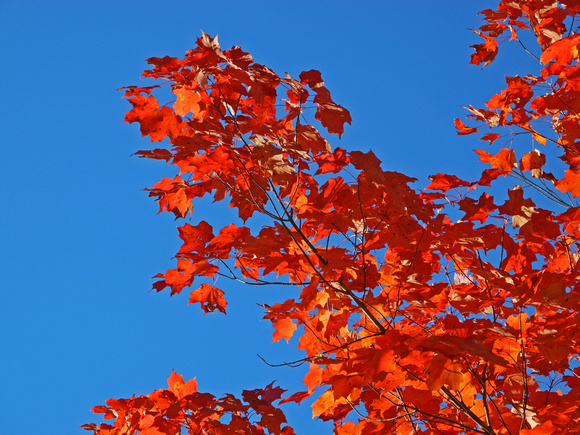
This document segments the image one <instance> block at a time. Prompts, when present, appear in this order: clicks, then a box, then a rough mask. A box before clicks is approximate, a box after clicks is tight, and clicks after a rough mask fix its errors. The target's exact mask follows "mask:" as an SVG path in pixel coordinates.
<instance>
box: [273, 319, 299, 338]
mask: <svg viewBox="0 0 580 435" xmlns="http://www.w3.org/2000/svg"><path fill="white" fill-rule="evenodd" d="M272 324H273V325H274V328H275V329H276V332H274V335H273V336H272V340H273V341H280V340H282V339H283V338H285V339H286V342H289V341H290V338H292V335H294V332H295V331H296V329H298V327H297V326H296V324H295V323H294V322H293V321H292V319H289V318H284V319H279V320H276V321H275V322H273V323H272Z"/></svg>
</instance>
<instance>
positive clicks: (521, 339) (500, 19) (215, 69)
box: [85, 0, 580, 434]
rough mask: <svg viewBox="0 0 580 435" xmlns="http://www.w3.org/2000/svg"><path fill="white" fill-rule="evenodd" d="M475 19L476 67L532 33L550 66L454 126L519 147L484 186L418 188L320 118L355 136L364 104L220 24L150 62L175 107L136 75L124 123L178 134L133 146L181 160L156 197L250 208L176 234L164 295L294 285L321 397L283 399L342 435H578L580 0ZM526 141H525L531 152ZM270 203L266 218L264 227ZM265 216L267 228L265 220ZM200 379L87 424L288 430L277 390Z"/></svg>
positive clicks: (222, 304) (507, 6)
mask: <svg viewBox="0 0 580 435" xmlns="http://www.w3.org/2000/svg"><path fill="white" fill-rule="evenodd" d="M481 13H482V14H483V16H484V18H485V24H484V25H483V26H482V27H481V28H480V29H478V30H477V31H476V33H477V34H478V35H480V36H481V37H482V38H483V39H484V41H485V42H484V43H483V44H478V45H475V46H474V49H475V54H474V55H473V56H472V59H471V62H472V63H475V64H484V66H485V65H487V64H489V63H491V62H492V61H493V60H494V58H495V56H496V54H497V51H498V47H499V44H501V43H503V42H505V41H507V40H510V39H511V40H515V41H519V42H520V44H522V42H521V40H520V38H519V37H518V34H519V33H522V32H529V31H531V32H533V34H534V35H535V38H537V41H538V45H539V50H540V51H541V53H540V54H539V56H538V57H537V60H538V61H539V62H541V64H543V67H542V68H541V71H540V73H539V75H537V76H533V75H526V76H524V77H518V76H516V77H507V78H506V82H507V88H506V89H505V90H502V91H501V92H500V93H498V94H497V95H494V96H493V97H492V98H491V99H490V101H489V102H488V103H487V104H486V108H482V109H474V108H473V107H470V108H469V109H468V110H469V112H470V115H469V116H470V117H471V118H472V120H476V121H477V122H479V123H480V124H481V125H479V126H476V127H468V126H466V125H465V124H464V123H463V122H462V121H461V120H459V119H458V120H456V122H455V125H456V127H457V129H458V133H459V134H474V133H478V129H480V128H482V126H485V125H487V126H488V127H490V128H492V129H494V132H490V133H487V134H485V135H483V136H482V137H481V139H482V140H484V141H488V142H489V143H490V145H491V144H495V145H494V146H497V144H498V143H502V142H503V145H501V146H500V147H499V151H498V152H497V153H496V154H492V153H489V152H487V151H483V150H479V151H477V154H478V155H479V158H480V160H481V161H482V162H484V163H488V164H491V169H486V170H485V171H484V172H483V173H482V175H481V177H479V179H476V180H470V181H466V180H461V179H459V178H458V177H455V176H452V175H446V174H437V175H434V176H432V177H431V183H430V184H429V185H428V186H426V187H425V188H424V189H423V190H415V189H413V188H411V187H410V186H409V184H410V183H412V182H414V181H416V180H414V179H413V178H409V177H407V176H405V175H402V174H399V173H396V172H385V171H383V170H382V169H381V167H380V161H379V160H378V159H377V157H376V156H375V155H374V154H373V153H372V151H369V152H367V153H364V152H360V151H351V152H347V151H346V150H344V149H341V148H336V149H334V150H332V149H331V147H330V145H329V143H328V141H327V140H325V139H324V137H323V136H322V135H321V133H320V132H319V130H318V129H317V128H316V127H315V126H314V125H312V124H311V123H310V122H309V121H308V118H307V116H308V115H309V114H311V113H312V111H314V119H315V120H317V121H319V123H320V125H322V127H324V128H325V129H326V130H327V131H328V133H334V134H336V135H338V136H340V135H341V133H342V132H343V127H344V124H345V123H349V122H350V115H349V113H348V111H347V110H346V109H344V108H343V107H342V106H340V105H338V104H336V103H335V102H334V101H333V100H332V98H331V96H330V93H329V91H328V89H327V88H326V87H325V86H324V82H323V81H322V78H321V75H320V73H319V72H318V71H313V70H312V71H307V72H303V73H301V74H300V76H299V79H294V78H292V77H290V76H288V75H286V76H285V77H280V76H278V75H277V74H276V73H274V72H273V71H272V70H270V69H268V68H267V67H265V66H263V65H260V64H257V63H254V62H253V59H252V57H251V56H250V55H249V54H248V53H245V52H243V51H242V50H241V49H240V48H239V47H234V48H232V49H231V50H228V51H222V50H221V48H220V46H219V44H218V41H217V38H213V39H212V38H210V37H209V36H208V35H205V34H203V36H202V37H201V38H199V39H198V41H197V47H196V48H195V49H193V50H191V51H189V52H188V53H187V55H186V56H185V58H184V59H177V58H171V57H165V58H152V59H149V63H150V64H151V65H152V69H150V70H148V71H146V72H145V73H144V74H143V75H144V76H145V77H150V78H153V79H162V80H163V81H164V84H165V86H167V85H169V86H171V92H172V93H173V94H174V95H175V97H176V100H175V101H174V102H172V103H168V104H166V105H163V106H161V107H160V105H159V103H158V101H157V99H156V98H155V97H154V96H153V95H152V94H153V91H154V90H155V89H156V88H158V87H159V86H161V85H155V86H151V87H129V88H126V92H125V97H127V98H128V99H129V102H130V103H131V104H132V106H133V108H132V110H130V111H129V112H128V113H127V115H126V121H127V122H130V123H132V122H137V123H139V125H140V128H141V132H142V134H143V135H144V136H145V135H148V136H149V137H150V139H151V140H152V141H158V142H161V141H163V140H164V139H166V138H168V139H169V144H170V149H167V148H157V149H154V150H152V151H139V152H138V153H137V154H138V155H140V156H141V157H146V158H152V159H160V160H165V161H166V162H169V163H170V164H173V165H176V166H177V167H178V168H179V171H180V173H179V175H177V176H175V178H173V179H163V180H162V181H160V182H159V183H157V184H155V185H154V186H153V187H152V188H151V189H149V194H150V196H152V197H155V198H156V200H157V202H158V204H159V207H160V211H168V212H171V213H173V214H174V215H175V216H176V218H185V217H187V216H188V215H191V213H192V212H193V207H194V202H195V200H196V199H197V198H201V197H203V196H205V195H209V196H213V199H214V201H218V202H219V201H227V202H229V206H230V207H232V208H235V209H236V210H237V212H238V215H239V217H240V218H241V221H243V222H244V223H243V224H240V225H237V224H230V225H228V226H226V227H224V228H221V229H220V230H219V231H215V230H214V229H213V228H212V226H211V225H210V224H208V223H207V222H205V221H203V220H202V221H200V222H199V223H198V224H196V225H191V224H189V223H185V224H184V225H183V226H181V227H179V237H180V238H181V239H182V240H183V246H182V247H181V249H180V250H179V252H178V253H177V266H176V268H175V269H171V270H168V271H167V272H166V273H165V274H159V275H157V277H158V278H159V280H158V281H157V282H156V283H155V284H154V288H155V289H156V290H157V291H162V290H164V289H165V288H169V289H170V291H171V294H176V293H180V292H181V291H182V290H183V289H184V288H186V287H189V286H192V285H194V283H195V284H196V285H194V290H193V291H191V292H190V303H199V304H200V306H201V308H202V309H203V311H204V312H206V313H207V312H213V311H215V310H218V311H221V312H224V313H225V312H226V299H225V293H224V291H223V289H220V288H217V287H216V286H215V278H216V277H218V276H221V277H225V278H230V279H232V280H238V281H243V282H246V283H248V284H268V283H269V284H271V285H275V284H284V285H293V286H295V288H296V296H295V298H293V299H289V300H286V301H283V302H280V303H277V304H274V305H272V306H267V305H264V306H263V307H264V309H265V310H266V314H265V318H266V319H268V320H270V321H271V322H272V325H273V327H274V329H275V332H274V335H273V339H274V340H275V341H277V340H281V339H286V340H289V339H290V338H291V337H292V336H293V335H295V334H299V335H300V337H299V340H298V349H300V350H301V351H303V352H304V354H305V355H306V356H305V357H304V358H303V359H301V360H300V361H296V364H301V363H307V364H309V367H310V368H309V371H308V373H307V375H306V377H305V378H304V384H305V388H306V390H305V391H300V392H295V393H294V394H291V395H289V396H288V397H285V398H284V399H283V400H281V401H280V402H279V403H278V405H280V404H282V403H285V402H291V401H292V402H297V403H300V402H301V401H302V400H304V399H305V398H308V397H310V396H312V395H314V396H315V397H316V400H315V402H314V404H313V405H312V410H313V416H314V417H318V418H320V419H322V420H326V421H332V422H333V423H334V431H335V433H337V434H371V433H372V434H374V433H411V434H418V433H445V434H460V433H470V434H471V433H480V434H516V433H522V434H553V433H575V432H576V431H578V429H579V428H580V408H579V407H578V405H577V403H578V400H579V395H580V366H579V364H578V356H579V351H580V331H579V330H580V288H579V287H578V284H577V282H578V273H579V267H580V266H579V263H578V260H579V259H580V254H579V253H578V246H577V243H578V241H579V239H580V231H579V224H580V208H579V207H577V206H576V204H575V202H574V199H573V198H576V197H578V196H580V175H579V170H578V169H579V165H580V158H579V156H580V142H579V141H580V127H579V123H578V121H579V115H578V113H577V112H578V110H580V107H577V106H578V104H579V102H580V95H578V94H579V93H580V67H579V66H578V57H579V55H580V54H579V45H580V36H579V35H578V33H576V31H575V29H573V28H572V26H573V23H574V18H575V17H576V16H577V15H578V14H579V13H580V2H578V1H572V0H569V1H561V2H554V1H547V0H533V1H523V0H510V1H502V2H501V3H500V4H499V6H498V8H497V9H496V10H485V11H482V12H481ZM508 31H509V32H508ZM504 34H506V35H508V36H504ZM522 46H523V44H522ZM524 49H525V50H526V51H528V53H529V54H531V55H533V54H532V52H531V51H529V50H528V49H527V48H525V47H524ZM540 91H542V92H543V93H542V94H541V95H539V92H540ZM472 122H473V121H472ZM498 132H499V133H498ZM500 133H501V134H500ZM526 138H527V140H526ZM516 142H517V143H516ZM521 142H524V146H526V147H527V152H524V153H522V154H521V155H520V156H519V160H518V156H516V144H519V143H521ZM538 145H541V146H542V147H548V146H552V148H554V150H555V151H556V152H557V150H560V151H561V152H562V155H561V156H560V159H561V161H562V162H564V164H565V165H566V169H565V171H564V175H563V176H561V177H557V176H555V175H553V174H551V173H549V172H546V171H545V170H544V168H545V165H546V162H547V157H546V155H545V154H544V153H542V152H540V150H539V149H537V148H536V147H537V146H538ZM530 148H531V149H530ZM501 175H503V176H504V177H505V176H507V175H510V176H513V177H515V178H516V179H517V180H519V181H520V182H521V183H522V184H523V185H524V186H528V187H531V188H532V189H533V190H532V192H538V193H541V194H543V195H544V196H546V197H547V198H549V199H550V200H552V201H551V202H549V204H552V205H555V208H558V210H549V209H543V208H540V207H539V206H537V205H536V203H535V202H534V200H532V198H530V197H527V196H526V195H525V194H524V189H523V188H522V186H521V185H516V186H515V187H513V188H512V189H510V190H509V191H508V195H507V198H506V199H505V200H503V203H500V202H497V201H496V200H495V199H494V197H493V196H491V195H490V194H489V193H487V192H485V190H486V187H487V186H490V185H491V183H493V182H494V181H495V180H496V179H498V177H500V176H501ZM458 213H459V214H461V217H460V219H458V220H457V219H455V218H454V219H452V218H451V216H455V215H457V214H458ZM256 217H259V220H257V222H259V223H260V225H259V226H260V228H256V227H257V226H258V225H254V226H252V223H253V222H254V221H255V218H256ZM264 218H267V220H268V221H269V222H270V224H268V225H261V224H262V223H263V222H264ZM200 281H205V282H202V283H199V282H200ZM222 281H223V280H222ZM299 327H301V328H299ZM190 382H192V381H189V382H188V383H183V381H182V380H181V379H180V378H179V379H178V378H177V377H176V375H175V374H173V375H172V377H171V378H170V380H169V383H170V388H169V390H159V391H156V392H154V393H152V394H150V395H148V396H141V397H137V398H133V399H128V400H110V401H108V402H107V406H99V407H96V408H94V411H95V412H97V413H102V414H104V418H105V419H111V420H112V419H114V425H108V424H105V423H103V424H101V425H100V426H98V425H95V424H91V425H85V428H86V429H87V430H93V431H94V432H95V433H101V434H121V433H123V434H135V433H142V434H157V433H160V434H179V433H181V430H185V431H186V432H187V433H190V434H196V433H212V434H214V433H215V434H221V433H292V429H291V428H290V427H287V426H285V427H284V428H282V423H284V422H285V419H284V418H283V414H281V412H280V413H279V412H278V411H279V410H277V409H276V408H274V406H273V405H272V403H273V401H274V400H276V399H279V398H280V397H281V394H282V390H281V389H274V388H273V387H272V385H270V386H268V387H266V389H264V390H256V391H253V392H245V393H244V396H243V397H244V400H245V401H246V403H248V405H245V404H243V403H242V401H239V400H237V399H234V398H233V397H232V396H226V397H225V398H223V399H216V398H214V397H213V396H211V395H206V394H201V393H198V392H197V391H196V388H195V384H190ZM176 385H178V386H176ZM176 391H177V392H176ZM250 409H252V410H253V411H254V412H253V413H252V412H249V410H250ZM225 414H228V415H229V416H230V417H231V418H230V420H228V419H222V417H224V415H225ZM258 416H259V417H260V418H261V420H260V421H259V422H257V423H252V421H254V420H255V419H257V418H258ZM253 419H254V420H253ZM249 428H252V429H249ZM252 430H253V432H252Z"/></svg>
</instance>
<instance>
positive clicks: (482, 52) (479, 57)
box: [469, 30, 498, 68]
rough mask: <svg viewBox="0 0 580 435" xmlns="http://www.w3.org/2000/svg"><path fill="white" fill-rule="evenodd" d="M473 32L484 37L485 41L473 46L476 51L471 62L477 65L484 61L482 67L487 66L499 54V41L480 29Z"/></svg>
mask: <svg viewBox="0 0 580 435" xmlns="http://www.w3.org/2000/svg"><path fill="white" fill-rule="evenodd" d="M473 32H474V33H476V34H477V35H479V36H481V37H482V38H484V39H485V43H483V44H475V45H472V46H471V47H472V48H473V49H474V50H475V53H474V54H472V55H471V61H470V62H469V63H473V64H475V65H480V64H481V63H483V67H482V68H485V67H486V66H488V65H489V64H490V63H492V62H493V60H494V59H495V56H496V55H497V51H498V49H497V41H496V40H495V39H494V38H492V37H491V36H488V35H486V34H485V33H482V32H481V31H479V30H473Z"/></svg>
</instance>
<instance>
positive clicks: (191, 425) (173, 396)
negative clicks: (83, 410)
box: [83, 372, 294, 435]
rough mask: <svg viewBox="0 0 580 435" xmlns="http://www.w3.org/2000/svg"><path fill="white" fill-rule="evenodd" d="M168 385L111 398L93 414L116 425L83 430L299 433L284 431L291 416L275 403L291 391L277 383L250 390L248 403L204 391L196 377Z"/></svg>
mask: <svg viewBox="0 0 580 435" xmlns="http://www.w3.org/2000/svg"><path fill="white" fill-rule="evenodd" d="M167 383H168V384H169V387H168V388H167V389H164V390H157V391H155V392H153V393H151V394H149V395H147V396H141V397H133V398H131V399H119V400H117V399H110V400H107V406H96V407H94V408H93V411H94V412H98V413H102V414H104V418H105V419H115V424H114V425H110V424H106V423H103V424H101V425H96V424H95V423H91V424H86V425H84V426H83V427H84V428H85V429H86V430H92V431H93V432H94V433H99V434H101V435H116V434H134V433H141V434H143V435H145V434H149V435H155V434H181V433H182V431H181V429H182V428H186V429H187V431H188V433H191V434H213V433H251V434H256V435H260V434H267V433H270V434H272V433H276V434H281V435H293V434H294V430H293V429H292V428H291V427H290V426H284V427H283V428H282V427H281V424H282V423H285V422H286V417H285V416H284V413H283V412H282V411H281V410H280V409H279V408H277V407H275V406H274V405H273V402H275V401H278V400H280V397H281V396H282V394H283V393H284V392H285V391H286V390H283V389H282V388H280V387H274V386H273V384H274V383H272V384H270V385H268V386H267V387H266V388H264V389H257V390H252V391H244V392H243V393H242V398H243V401H241V400H239V399H237V398H236V397H234V396H232V395H231V394H226V395H225V396H224V397H222V398H220V399H217V398H216V397H215V396H213V395H211V394H209V393H200V392H199V391H197V382H196V380H195V379H190V380H189V381H187V382H183V377H182V376H180V375H178V374H176V373H175V372H173V373H171V376H170V377H169V379H167ZM244 402H246V404H245V403H244ZM253 420H258V421H257V422H255V423H254V422H253ZM224 421H225V422H224Z"/></svg>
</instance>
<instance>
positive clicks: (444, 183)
mask: <svg viewBox="0 0 580 435" xmlns="http://www.w3.org/2000/svg"><path fill="white" fill-rule="evenodd" d="M429 178H430V179H431V183H429V184H428V185H427V186H425V190H440V191H441V192H443V193H445V192H448V191H449V190H451V189H456V188H458V187H467V186H471V184H472V183H470V182H468V181H464V180H461V179H459V178H457V177H456V176H455V175H447V174H436V175H429Z"/></svg>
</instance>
